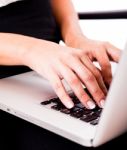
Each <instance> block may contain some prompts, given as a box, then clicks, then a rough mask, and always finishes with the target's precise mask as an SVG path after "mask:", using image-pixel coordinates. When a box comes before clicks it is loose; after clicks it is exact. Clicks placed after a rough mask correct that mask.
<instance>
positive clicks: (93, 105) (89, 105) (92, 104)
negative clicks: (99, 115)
mask: <svg viewBox="0 0 127 150" xmlns="http://www.w3.org/2000/svg"><path fill="white" fill-rule="evenodd" d="M87 105H88V107H89V108H90V109H94V108H95V107H96V105H95V103H94V102H93V101H91V100H89V101H88V102H87Z"/></svg>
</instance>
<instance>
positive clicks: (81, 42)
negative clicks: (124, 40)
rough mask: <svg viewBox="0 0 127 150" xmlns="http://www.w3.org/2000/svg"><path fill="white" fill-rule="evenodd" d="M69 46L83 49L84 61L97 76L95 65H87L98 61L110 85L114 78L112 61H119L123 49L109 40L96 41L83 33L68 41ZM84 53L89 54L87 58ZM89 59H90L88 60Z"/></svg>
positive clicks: (104, 78)
mask: <svg viewBox="0 0 127 150" xmlns="http://www.w3.org/2000/svg"><path fill="white" fill-rule="evenodd" d="M68 45H69V46H71V47H74V48H78V49H81V50H82V61H83V62H84V65H86V66H87V67H88V68H89V69H90V70H91V71H92V72H93V74H95V76H96V72H94V67H92V66H91V65H89V66H88V65H87V64H88V63H87V62H88V61H92V62H93V61H94V60H96V61H98V63H99V65H100V67H101V70H100V72H101V74H102V77H103V80H104V82H105V83H106V85H110V83H111V80H112V71H111V64H110V61H114V62H118V61H119V58H120V54H121V50H120V49H118V48H116V47H115V46H113V45H112V44H110V43H109V42H102V41H95V40H91V39H88V38H86V37H85V36H83V35H79V36H77V37H76V38H73V40H72V41H71V42H69V43H68ZM84 54H87V56H88V58H86V57H85V56H86V55H84ZM88 59H89V60H88Z"/></svg>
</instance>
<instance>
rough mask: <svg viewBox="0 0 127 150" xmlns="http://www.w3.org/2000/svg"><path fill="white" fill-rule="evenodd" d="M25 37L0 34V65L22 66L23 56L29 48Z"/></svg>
mask: <svg viewBox="0 0 127 150" xmlns="http://www.w3.org/2000/svg"><path fill="white" fill-rule="evenodd" d="M28 39H29V38H27V37H25V36H22V35H17V34H10V33H0V65H23V56H24V55H25V51H26V47H28V46H29V44H30V43H28Z"/></svg>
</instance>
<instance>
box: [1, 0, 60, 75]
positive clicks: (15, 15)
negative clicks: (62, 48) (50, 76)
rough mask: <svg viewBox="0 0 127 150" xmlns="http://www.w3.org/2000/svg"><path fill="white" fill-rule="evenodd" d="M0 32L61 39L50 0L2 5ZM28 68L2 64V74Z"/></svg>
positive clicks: (27, 0)
mask: <svg viewBox="0 0 127 150" xmlns="http://www.w3.org/2000/svg"><path fill="white" fill-rule="evenodd" d="M0 32H6V33H17V34H22V35H27V36H32V37H36V38H39V39H45V40H49V41H54V42H59V40H60V32H59V28H58V26H57V24H56V21H55V19H54V17H53V13H52V9H51V6H50V0H23V1H18V2H15V3H11V4H9V5H7V6H4V7H1V8H0ZM26 70H28V68H25V67H5V66H4V67H3V66H0V76H6V75H9V74H14V73H19V72H22V71H26Z"/></svg>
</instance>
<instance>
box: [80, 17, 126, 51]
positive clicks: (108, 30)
mask: <svg viewBox="0 0 127 150" xmlns="http://www.w3.org/2000/svg"><path fill="white" fill-rule="evenodd" d="M80 25H81V28H82V30H83V32H84V34H85V35H86V36H88V37H89V38H92V39H97V40H101V41H108V42H110V43H112V44H114V45H115V46H117V47H119V48H120V49H123V48H124V45H125V43H126V40H127V20H124V19H114V20H113V19H112V20H111V19H110V20H108V19H107V20H103V19H101V20H82V21H80Z"/></svg>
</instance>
